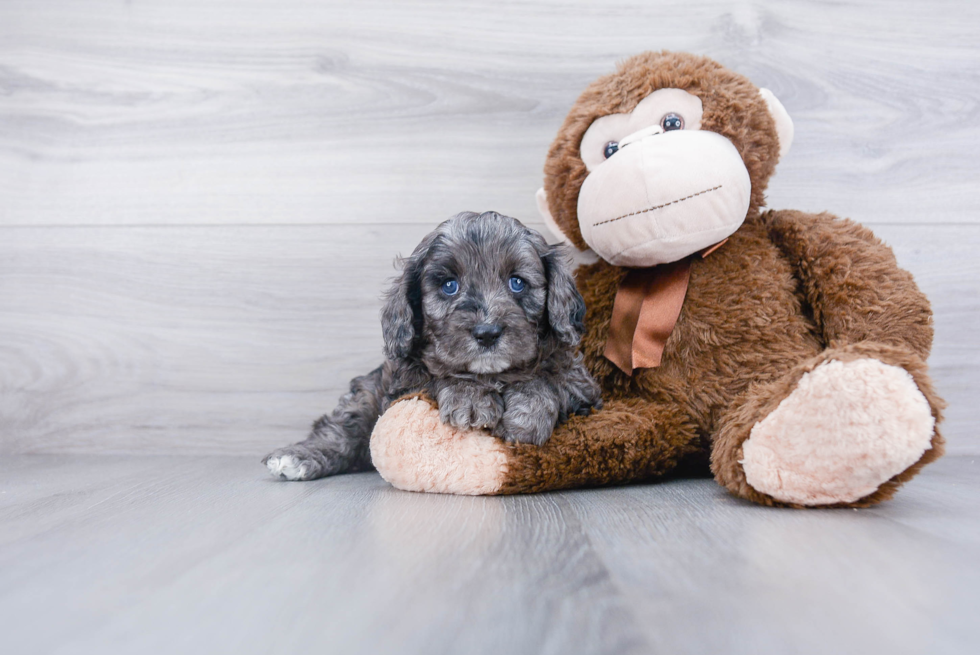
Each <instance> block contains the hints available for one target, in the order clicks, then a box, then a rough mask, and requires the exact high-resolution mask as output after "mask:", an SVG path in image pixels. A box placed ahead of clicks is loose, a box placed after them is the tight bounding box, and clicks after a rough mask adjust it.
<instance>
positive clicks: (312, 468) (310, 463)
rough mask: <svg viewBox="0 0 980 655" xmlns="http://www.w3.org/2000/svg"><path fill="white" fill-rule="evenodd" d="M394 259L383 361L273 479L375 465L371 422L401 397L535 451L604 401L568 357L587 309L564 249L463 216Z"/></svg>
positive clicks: (269, 460) (284, 454)
mask: <svg viewBox="0 0 980 655" xmlns="http://www.w3.org/2000/svg"><path fill="white" fill-rule="evenodd" d="M402 263H403V271H402V274H401V276H400V277H399V278H398V279H397V280H395V283H394V286H393V287H392V288H391V290H390V291H389V292H388V294H387V297H386V300H385V305H384V309H383V310H382V316H381V321H382V331H383V333H384V342H385V347H384V353H385V362H384V364H382V365H381V366H379V367H378V368H376V369H375V370H373V371H371V372H370V373H368V374H367V375H363V376H361V377H357V378H354V380H352V381H351V384H350V392H349V393H347V394H345V395H344V396H343V397H341V399H340V403H339V404H338V405H337V408H336V409H334V410H333V412H331V413H330V414H327V415H326V416H323V417H322V418H320V419H319V420H318V421H317V422H316V423H314V425H313V431H312V433H311V434H310V436H309V438H307V439H306V440H305V441H301V442H299V443H297V444H293V445H292V446H286V447H285V448H280V449H278V450H275V451H273V452H272V453H270V454H269V455H268V456H266V458H265V459H264V460H263V462H265V464H266V465H267V466H268V468H269V470H270V471H271V472H272V474H273V475H276V476H278V477H281V478H283V479H286V480H313V479H315V478H320V477H323V476H327V475H334V474H336V473H345V472H352V471H363V470H367V469H370V468H372V466H371V455H370V451H369V440H370V436H371V431H372V429H373V428H374V424H375V423H376V422H377V420H378V417H379V416H381V414H382V413H383V412H384V411H385V410H386V409H387V408H388V406H389V405H390V404H391V403H392V402H393V401H394V400H396V399H398V398H399V397H401V396H404V395H405V394H409V393H415V392H425V393H427V394H428V395H429V396H430V397H432V398H434V399H435V400H436V402H437V403H438V405H439V415H440V417H441V418H442V420H443V421H444V422H446V423H449V424H450V425H453V426H455V427H458V428H486V429H489V430H492V433H493V434H494V435H495V436H497V437H501V438H503V439H505V440H507V441H514V442H523V443H533V444H538V445H540V444H543V443H544V442H545V441H547V440H548V438H549V437H550V436H551V433H552V431H553V430H554V428H555V426H556V425H558V424H560V423H561V422H563V421H565V420H566V419H567V418H568V416H569V415H571V414H588V413H589V412H590V411H591V410H592V408H599V407H600V406H601V403H602V400H601V398H600V391H599V386H598V385H597V384H596V383H595V381H594V380H593V379H592V377H591V376H590V375H589V373H588V371H587V370H586V369H585V366H584V365H583V364H582V356H581V355H578V354H576V352H575V347H576V345H577V344H578V342H579V339H580V338H581V336H582V330H583V324H582V320H583V318H584V316H585V303H584V301H583V300H582V296H581V295H580V294H579V292H578V290H577V289H576V288H575V282H574V280H573V279H572V276H571V274H570V272H569V266H568V264H567V262H566V261H565V254H564V252H563V250H562V246H549V245H548V244H547V243H546V242H545V240H544V239H543V238H542V237H541V235H540V234H538V233H537V232H535V231H534V230H531V229H529V228H527V227H525V226H524V225H522V224H521V223H520V222H518V221H517V220H515V219H513V218H509V217H507V216H501V215H500V214H497V213H495V212H485V213H483V214H476V213H473V212H464V213H462V214H459V215H457V216H454V217H453V218H450V219H449V220H447V221H445V222H444V223H442V224H441V225H439V226H438V227H437V228H436V229H435V230H433V231H432V232H431V233H430V234H429V235H428V236H426V237H425V238H424V239H423V240H422V243H420V244H419V245H418V247H417V248H415V251H414V252H413V253H412V254H411V256H410V257H408V258H407V259H405V260H403V262H402Z"/></svg>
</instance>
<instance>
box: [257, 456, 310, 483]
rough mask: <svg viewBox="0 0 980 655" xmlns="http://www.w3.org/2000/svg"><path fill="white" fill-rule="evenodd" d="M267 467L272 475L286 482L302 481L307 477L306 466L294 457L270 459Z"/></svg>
mask: <svg viewBox="0 0 980 655" xmlns="http://www.w3.org/2000/svg"><path fill="white" fill-rule="evenodd" d="M266 466H268V467H269V472H270V473H272V475H274V476H276V477H277V478H283V479H284V480H302V479H303V478H305V477H306V464H302V463H300V461H299V460H298V459H297V458H295V457H293V456H292V455H283V456H282V457H270V458H269V461H268V462H266Z"/></svg>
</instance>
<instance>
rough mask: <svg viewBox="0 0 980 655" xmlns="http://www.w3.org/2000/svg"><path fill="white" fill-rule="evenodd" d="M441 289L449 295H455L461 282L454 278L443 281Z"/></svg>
mask: <svg viewBox="0 0 980 655" xmlns="http://www.w3.org/2000/svg"><path fill="white" fill-rule="evenodd" d="M440 289H442V292H443V293H444V294H446V295H447V296H455V295H456V294H457V293H459V282H457V281H456V280H452V279H449V280H446V281H445V282H443V283H442V286H441V287H440Z"/></svg>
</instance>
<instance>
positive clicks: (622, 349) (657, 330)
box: [603, 239, 727, 375]
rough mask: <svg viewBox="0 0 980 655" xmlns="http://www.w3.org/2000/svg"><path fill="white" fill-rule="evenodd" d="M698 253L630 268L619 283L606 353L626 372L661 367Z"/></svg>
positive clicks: (702, 253) (704, 253) (711, 248)
mask: <svg viewBox="0 0 980 655" xmlns="http://www.w3.org/2000/svg"><path fill="white" fill-rule="evenodd" d="M725 241H727V239H725ZM725 241H721V242H720V243H716V244H715V245H713V246H711V247H710V248H707V249H706V250H704V251H702V252H701V253H700V256H701V257H707V256H708V255H710V254H711V253H713V252H714V251H715V250H717V249H718V248H720V247H721V246H722V244H724V243H725ZM696 256H697V255H691V256H690V257H685V258H684V259H682V260H680V261H677V262H672V263H670V264H660V265H659V266H653V267H650V268H634V269H631V270H630V271H629V272H628V273H627V274H626V277H625V278H623V281H622V282H620V284H619V290H618V291H617V292H616V300H615V302H614V303H613V312H612V319H611V320H610V321H609V336H608V337H607V338H606V349H605V352H603V355H605V357H606V359H608V360H609V361H611V362H612V363H613V364H615V365H616V366H617V367H618V368H619V369H620V370H621V371H623V372H624V373H626V374H627V375H632V374H633V370H634V369H638V368H655V367H657V366H660V360H661V357H662V356H663V352H664V345H665V344H666V343H667V338H668V337H669V336H670V333H671V332H672V331H673V329H674V324H675V323H677V317H678V316H680V313H681V306H682V305H683V304H684V297H685V296H686V295H687V285H688V282H689V281H690V279H691V259H692V258H693V257H696Z"/></svg>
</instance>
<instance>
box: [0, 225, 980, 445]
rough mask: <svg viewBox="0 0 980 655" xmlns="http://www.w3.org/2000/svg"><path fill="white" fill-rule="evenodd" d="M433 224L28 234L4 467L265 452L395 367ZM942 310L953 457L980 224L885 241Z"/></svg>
mask: <svg viewBox="0 0 980 655" xmlns="http://www.w3.org/2000/svg"><path fill="white" fill-rule="evenodd" d="M427 231H428V228H427V227H426V226H414V225H405V226H375V227H371V228H369V229H365V228H360V227H358V226H291V227H287V226H280V227H270V226H240V227H219V226H215V227H203V226H199V227H177V226H173V227H130V228H108V227H107V228H18V229H14V230H9V231H8V239H7V241H6V242H5V243H4V245H3V250H4V252H5V256H4V257H3V258H0V306H2V307H3V308H4V311H3V313H2V314H0V429H2V432H0V436H2V439H0V446H2V451H5V452H75V453H98V452H121V453H127V452H129V453H168V452H169V453H173V452H177V451H179V452H186V453H188V454H202V453H229V454H231V453H240V454H246V453H250V454H253V455H255V456H259V455H262V454H264V453H265V452H267V451H269V450H271V449H272V448H273V447H277V446H279V445H282V444H284V443H287V442H292V441H296V440H299V439H301V438H304V437H305V433H306V431H307V429H308V426H309V424H310V423H311V422H312V421H313V419H315V418H316V417H317V416H319V415H320V414H322V413H324V412H326V411H329V410H330V409H332V407H333V405H334V403H335V401H336V399H337V398H338V397H339V396H340V395H341V393H343V392H345V391H346V385H347V383H348V381H349V380H350V379H351V378H352V377H354V376H355V375H361V374H364V373H366V372H367V371H369V370H371V368H373V367H374V366H377V364H378V363H379V362H380V360H381V331H380V323H379V319H378V316H379V312H380V306H381V300H380V297H381V293H382V291H383V290H384V289H385V288H386V287H387V283H388V279H389V278H390V277H392V276H393V275H394V274H395V273H396V271H395V269H394V268H393V267H392V265H391V263H390V262H391V258H392V256H393V255H395V254H398V253H401V254H407V253H409V252H410V251H411V249H412V248H413V247H414V245H415V244H416V243H417V242H418V240H419V239H420V238H421V237H422V236H423V235H424V234H425V232H427ZM878 233H879V235H880V236H882V237H883V238H884V239H885V240H886V241H887V242H888V243H890V244H892V245H893V247H894V248H895V250H896V253H897V255H898V258H899V262H900V264H902V265H904V266H905V267H907V268H908V269H909V270H911V271H912V272H913V273H914V274H915V275H916V277H917V280H918V282H919V284H920V286H921V287H922V289H923V290H924V291H925V292H926V293H927V294H928V295H929V297H930V298H931V299H932V302H933V306H934V310H935V312H936V326H937V336H936V344H935V347H934V351H933V355H932V358H931V364H932V367H933V374H934V376H935V378H936V380H937V383H938V385H939V390H940V393H942V394H943V395H944V397H945V398H946V399H947V400H948V401H949V402H950V403H951V407H950V409H949V411H948V421H947V423H946V427H945V434H946V435H947V438H948V439H949V447H950V451H951V452H971V453H976V452H978V451H980V439H978V435H977V434H976V430H975V429H974V426H975V424H976V423H975V420H974V417H973V415H972V406H973V398H975V397H976V395H977V393H978V379H977V373H976V372H977V370H978V366H980V333H978V331H977V330H976V329H975V326H976V324H977V317H978V316H980V293H978V292H980V282H978V279H980V264H978V262H977V258H976V256H975V251H974V248H973V245H972V244H975V243H977V242H978V241H980V226H936V227H934V228H932V229H931V230H930V232H929V233H928V234H923V232H922V230H921V229H919V228H917V227H915V226H898V225H893V226H880V227H879V229H878Z"/></svg>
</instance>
